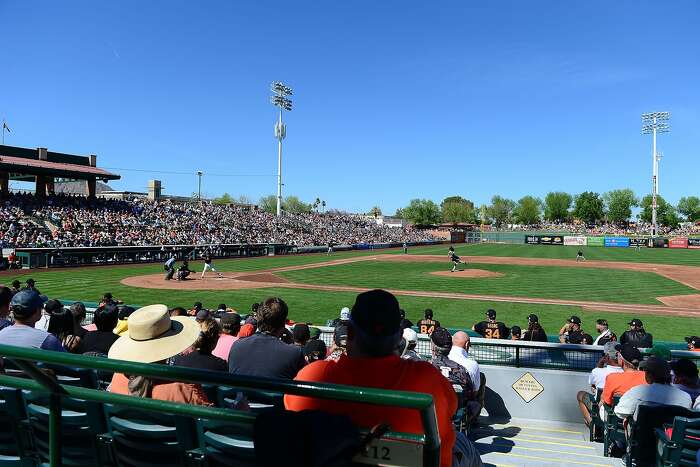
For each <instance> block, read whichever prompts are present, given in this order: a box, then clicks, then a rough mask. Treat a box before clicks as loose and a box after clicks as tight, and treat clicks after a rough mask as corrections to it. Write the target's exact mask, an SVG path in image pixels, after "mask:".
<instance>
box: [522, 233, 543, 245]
mask: <svg viewBox="0 0 700 467" xmlns="http://www.w3.org/2000/svg"><path fill="white" fill-rule="evenodd" d="M525 243H526V244H528V245H539V243H540V236H539V235H525Z"/></svg>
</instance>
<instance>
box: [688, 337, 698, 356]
mask: <svg viewBox="0 0 700 467" xmlns="http://www.w3.org/2000/svg"><path fill="white" fill-rule="evenodd" d="M685 342H686V343H687V344H688V350H689V351H691V352H700V337H698V336H690V337H686V338H685Z"/></svg>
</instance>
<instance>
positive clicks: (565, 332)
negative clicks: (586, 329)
mask: <svg viewBox="0 0 700 467" xmlns="http://www.w3.org/2000/svg"><path fill="white" fill-rule="evenodd" d="M559 342H561V343H562V344H582V343H583V329H582V327H581V318H579V317H578V316H572V317H571V318H569V319H568V320H567V321H566V323H565V324H564V326H562V328H561V329H560V330H559Z"/></svg>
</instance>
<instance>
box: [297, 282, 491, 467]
mask: <svg viewBox="0 0 700 467" xmlns="http://www.w3.org/2000/svg"><path fill="white" fill-rule="evenodd" d="M400 323H401V318H400V316H399V303H398V301H397V300H396V298H395V297H394V296H393V295H391V294H390V293H388V292H385V291H383V290H372V291H369V292H364V293H361V294H359V295H358V296H357V299H356V301H355V304H354V305H353V309H352V313H351V319H350V322H349V324H348V350H347V355H342V356H340V358H339V359H338V361H333V360H326V361H318V362H315V363H312V364H310V365H308V366H307V367H306V368H304V369H303V370H301V371H300V372H299V374H298V375H297V377H296V378H295V379H296V380H297V381H311V382H324V383H334V384H347V385H353V386H362V387H374V388H381V389H389V390H397V391H412V392H423V393H427V394H431V395H432V396H433V399H434V402H435V413H436V415H437V423H438V431H439V433H440V440H441V444H440V465H441V466H443V467H448V466H452V465H453V448H454V446H455V431H454V427H453V425H452V416H453V415H454V414H455V411H456V410H457V397H456V396H455V392H454V389H453V388H452V386H451V385H450V383H449V382H448V381H447V379H446V378H444V377H443V376H442V375H441V373H440V372H439V371H438V370H436V369H435V368H434V367H433V366H432V365H431V364H430V363H428V362H414V361H411V360H402V359H401V358H399V357H398V355H395V354H394V349H395V348H396V345H397V342H398V341H399V340H400V339H401V326H400ZM284 401H285V406H286V408H287V409H288V410H293V411H302V410H322V411H325V412H330V413H336V414H342V415H347V416H348V417H350V418H351V419H352V421H353V422H354V423H355V424H357V425H358V426H363V427H371V426H375V425H377V424H380V423H382V424H383V423H386V424H388V425H390V426H391V428H392V430H394V431H399V432H407V433H416V434H422V433H423V424H422V422H421V419H420V415H419V414H418V412H417V411H408V410H405V409H397V408H391V407H379V406H374V405H367V404H359V403H350V402H341V401H337V400H330V399H314V398H310V397H302V396H292V395H286V396H285V397H284ZM460 436H463V434H460ZM462 439H463V441H464V443H460V445H463V446H467V447H470V446H471V445H470V443H469V442H468V441H467V440H466V439H464V438H462ZM464 454H465V453H458V458H460V459H458V460H457V462H458V463H457V464H456V465H459V462H462V459H461V457H462V456H463V455H464ZM467 456H468V459H469V460H473V461H474V464H473V465H481V462H480V460H479V458H478V454H476V452H475V450H473V448H472V451H471V452H470V453H469V454H468V455H467Z"/></svg>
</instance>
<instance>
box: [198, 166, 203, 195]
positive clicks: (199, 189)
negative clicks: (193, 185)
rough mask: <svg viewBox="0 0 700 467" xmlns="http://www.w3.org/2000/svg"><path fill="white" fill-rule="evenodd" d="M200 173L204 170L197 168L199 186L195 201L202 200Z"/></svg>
mask: <svg viewBox="0 0 700 467" xmlns="http://www.w3.org/2000/svg"><path fill="white" fill-rule="evenodd" d="M202 175H204V172H202V171H201V170H198V171H197V177H199V188H198V189H197V201H202Z"/></svg>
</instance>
